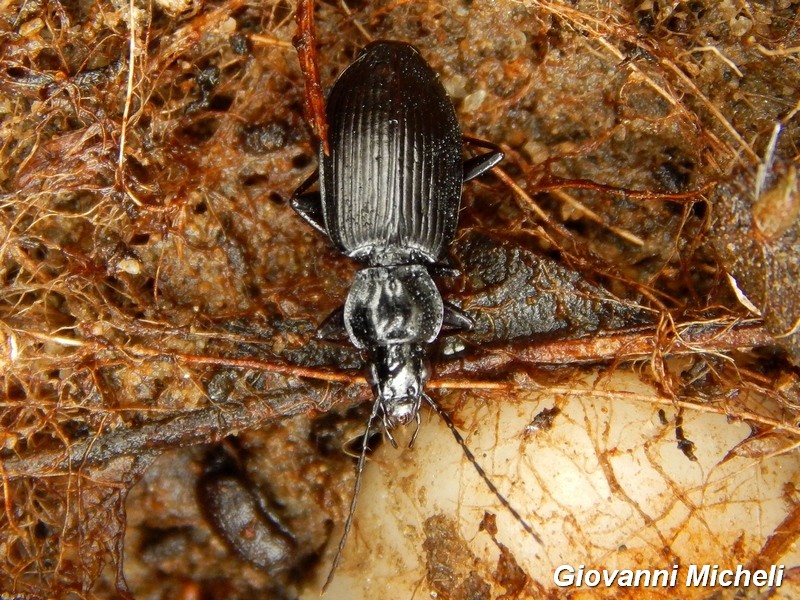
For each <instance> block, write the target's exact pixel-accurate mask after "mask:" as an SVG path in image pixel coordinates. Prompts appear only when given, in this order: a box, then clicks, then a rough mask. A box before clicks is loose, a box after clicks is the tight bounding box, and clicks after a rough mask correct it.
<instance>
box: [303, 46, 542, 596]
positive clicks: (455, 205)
mask: <svg viewBox="0 0 800 600" xmlns="http://www.w3.org/2000/svg"><path fill="white" fill-rule="evenodd" d="M327 120H328V145H329V152H328V153H327V154H326V153H325V151H324V149H323V147H322V144H320V149H319V169H318V171H317V172H315V173H314V174H312V175H311V177H309V178H308V179H307V180H306V181H305V182H303V184H302V185H301V186H300V187H299V188H298V189H297V191H296V192H295V193H294V195H293V197H292V202H291V203H292V207H293V208H294V209H295V210H296V211H297V213H298V214H299V215H300V216H301V217H303V219H305V220H306V221H307V222H308V223H309V224H310V225H311V226H312V227H314V228H315V229H317V230H319V231H321V232H322V233H324V234H325V235H326V236H328V238H330V240H331V241H332V242H333V243H334V245H335V246H336V247H337V248H338V249H339V250H340V251H341V252H342V253H344V254H346V255H347V256H350V257H351V258H354V259H356V260H357V261H359V262H361V263H362V264H364V267H363V268H362V269H361V270H360V271H359V272H358V273H357V274H356V277H355V280H354V281H353V284H352V286H351V287H350V292H349V293H348V295H347V300H346V301H345V304H344V306H343V307H342V308H340V309H338V310H337V311H334V313H333V314H331V316H330V317H328V318H327V319H326V321H325V322H324V323H323V324H322V325H321V326H320V329H319V331H318V336H319V337H337V336H341V335H343V334H345V333H346V335H347V337H348V338H349V339H350V341H351V342H352V343H353V345H354V346H355V347H356V348H359V349H361V350H363V351H365V353H366V355H367V359H368V363H369V380H370V383H371V384H372V387H373V390H374V392H375V397H376V398H375V404H374V406H373V409H372V414H371V416H370V418H369V421H368V422H367V428H366V432H365V434H364V440H365V442H364V444H363V448H362V451H361V456H360V458H359V462H358V469H357V475H356V484H355V489H354V492H353V497H352V500H351V504H350V514H349V516H348V518H347V523H346V524H345V529H344V533H343V535H342V538H341V540H340V542H339V548H338V550H337V552H336V557H335V558H334V562H333V566H332V567H331V571H330V574H329V575H328V580H327V582H326V583H325V587H324V588H323V589H325V588H327V586H328V584H329V583H330V582H331V580H332V578H333V574H334V572H335V570H336V566H337V565H338V562H339V559H340V557H341V553H342V549H343V548H344V545H345V541H346V539H347V534H348V532H349V530H350V525H351V522H352V517H353V513H354V509H355V504H356V498H357V497H358V490H359V485H360V481H361V472H362V470H363V468H364V462H365V458H366V452H367V442H366V440H368V439H369V433H370V428H371V427H372V423H373V421H374V419H375V418H376V417H377V416H378V415H380V417H381V419H382V421H383V425H384V431H385V432H386V435H387V437H388V438H389V440H390V441H391V442H392V444H395V442H394V439H393V438H392V435H391V430H392V428H393V427H395V426H397V425H407V424H408V423H410V422H411V421H412V420H416V422H417V427H419V420H420V417H419V409H420V403H421V400H422V398H425V400H426V401H427V402H428V403H429V404H430V405H431V406H432V407H433V409H434V410H435V411H436V412H437V413H438V414H439V415H440V416H441V417H442V418H443V419H444V420H445V422H446V423H447V425H448V427H449V428H450V430H451V431H452V433H453V435H454V436H455V438H456V440H457V441H458V443H459V444H460V445H461V447H462V448H463V450H464V452H465V454H466V455H467V457H468V458H469V459H470V461H471V462H472V463H473V465H474V466H475V468H476V469H477V470H478V473H479V475H480V476H481V477H482V478H483V479H484V481H485V482H486V484H487V485H488V486H489V488H490V490H491V491H492V492H494V493H495V495H496V496H497V497H498V498H499V499H500V501H501V503H502V504H503V505H504V506H505V507H506V508H507V509H509V510H510V511H511V513H512V514H513V515H514V517H515V518H516V519H517V520H518V521H519V522H520V523H521V524H522V526H523V527H524V528H525V529H526V531H528V532H530V533H531V534H532V535H534V536H535V537H536V539H537V540H538V536H536V534H535V533H534V532H533V530H532V529H531V527H530V526H529V525H528V524H527V523H526V522H525V521H524V520H523V519H522V517H521V516H520V515H519V513H518V512H517V511H516V510H515V509H514V508H513V507H511V506H510V505H509V503H508V501H507V500H506V499H505V498H503V497H502V495H500V493H499V492H498V491H497V488H496V487H495V486H494V484H493V483H492V482H491V480H489V478H488V477H487V476H486V474H485V472H484V471H483V469H482V468H481V467H480V466H479V465H478V464H477V462H476V461H475V458H474V456H473V455H472V453H471V452H470V451H469V449H468V448H467V446H466V444H465V443H464V440H463V438H462V437H461V435H460V434H459V433H458V431H457V430H456V428H455V427H454V425H453V423H452V421H451V420H450V419H449V417H448V416H447V414H446V413H444V412H443V411H442V410H441V409H440V408H439V407H438V406H437V405H436V403H434V402H433V401H432V400H431V399H430V398H429V397H428V396H427V395H426V394H425V393H424V389H423V388H424V385H425V382H426V381H427V379H428V358H427V355H428V345H430V344H431V343H432V342H434V341H435V340H436V338H437V337H438V336H439V334H440V333H441V331H442V329H443V328H446V330H447V331H448V332H449V333H452V332H455V331H458V330H463V329H467V328H469V327H470V326H471V325H472V321H471V320H470V318H469V317H468V316H467V315H466V314H464V313H463V312H462V311H461V310H460V309H458V308H457V307H455V306H453V305H451V304H449V303H447V302H444V301H443V300H442V296H441V294H440V292H439V290H438V288H437V287H436V285H435V284H434V282H433V279H432V278H431V274H432V273H433V274H453V273H454V270H453V269H451V268H450V267H449V266H448V265H447V264H446V262H445V259H446V255H447V249H448V246H449V245H450V243H451V242H452V241H453V238H454V236H455V232H456V226H457V224H458V212H459V205H460V203H461V188H462V185H463V184H464V182H466V181H469V180H471V179H474V178H475V177H478V176H479V175H481V174H483V173H485V172H486V171H488V170H489V169H491V168H492V167H493V166H495V165H496V164H497V163H499V162H500V161H501V160H502V159H503V152H502V151H501V150H500V148H499V147H498V146H497V145H495V144H492V143H489V142H484V141H481V140H476V139H473V138H464V137H462V135H461V129H460V128H459V125H458V119H457V118H456V112H455V109H454V108H453V104H452V102H451V101H450V98H449V97H448V96H447V92H445V90H444V87H443V86H442V84H441V82H440V81H439V77H438V76H437V75H436V73H435V72H434V71H433V70H432V69H431V68H430V66H429V65H428V64H427V63H426V62H425V60H424V59H423V58H422V56H421V55H420V53H419V51H418V50H417V49H416V48H414V47H413V46H411V45H409V44H406V43H402V42H393V41H377V42H373V43H371V44H369V45H368V46H366V47H365V48H364V49H363V50H362V51H361V53H360V54H359V55H358V57H357V58H356V60H355V61H354V62H353V63H352V64H351V65H350V66H349V67H347V69H345V70H344V71H343V72H342V73H341V75H339V78H338V79H337V80H336V83H335V84H334V86H333V89H332V90H331V92H330V95H329V97H328V103H327ZM465 141H467V142H470V143H472V144H474V145H476V146H480V147H482V148H484V149H487V150H489V152H486V153H484V154H480V155H479V156H476V157H473V158H470V159H468V160H466V161H465V160H464V159H463V145H464V142H465ZM317 180H319V183H320V185H319V191H318V192H309V191H308V190H309V189H310V188H311V186H312V185H313V184H314V183H315V182H316V181H317ZM415 435H416V434H415ZM412 443H413V438H412Z"/></svg>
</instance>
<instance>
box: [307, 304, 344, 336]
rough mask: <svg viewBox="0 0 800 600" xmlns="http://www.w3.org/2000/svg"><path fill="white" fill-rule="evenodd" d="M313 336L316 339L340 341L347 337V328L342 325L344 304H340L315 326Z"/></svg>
mask: <svg viewBox="0 0 800 600" xmlns="http://www.w3.org/2000/svg"><path fill="white" fill-rule="evenodd" d="M315 337H316V338H317V339H318V340H333V341H340V340H346V339H347V330H346V329H345V326H344V306H340V307H339V308H337V309H336V310H334V311H333V312H332V313H331V314H329V315H328V316H327V317H325V320H324V321H322V323H320V325H319V327H317V333H316V335H315Z"/></svg>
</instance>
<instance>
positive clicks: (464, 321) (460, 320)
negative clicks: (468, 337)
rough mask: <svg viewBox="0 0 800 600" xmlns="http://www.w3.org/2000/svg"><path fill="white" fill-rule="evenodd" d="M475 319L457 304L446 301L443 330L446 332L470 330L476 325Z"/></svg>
mask: <svg viewBox="0 0 800 600" xmlns="http://www.w3.org/2000/svg"><path fill="white" fill-rule="evenodd" d="M474 324H475V323H474V321H473V320H472V319H471V318H470V317H469V315H467V313H465V312H464V311H463V310H461V309H460V308H458V307H457V306H456V305H455V304H450V303H449V302H445V303H444V319H443V321H442V330H443V331H444V332H445V333H457V332H459V331H469V330H470V329H472V326H473V325H474Z"/></svg>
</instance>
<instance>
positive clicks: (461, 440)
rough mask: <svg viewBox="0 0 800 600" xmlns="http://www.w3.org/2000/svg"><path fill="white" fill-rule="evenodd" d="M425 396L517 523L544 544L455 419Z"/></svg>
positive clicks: (468, 458) (487, 485)
mask: <svg viewBox="0 0 800 600" xmlns="http://www.w3.org/2000/svg"><path fill="white" fill-rule="evenodd" d="M423 396H424V398H425V400H427V401H428V404H430V405H431V407H432V408H433V410H434V411H435V412H436V414H437V415H439V416H440V417H441V418H442V421H444V422H445V424H446V425H447V428H448V429H449V430H450V431H451V432H452V434H453V437H454V438H456V442H458V445H459V446H461V449H462V450H463V451H464V455H465V456H466V457H467V460H469V462H471V463H472V466H473V467H475V470H476V471H477V472H478V475H480V477H481V479H483V482H484V483H485V484H486V487H488V488H489V490H490V491H491V492H492V493H493V494H494V495H495V497H496V498H497V499H498V500H499V501H500V504H502V505H503V506H504V507H505V508H506V510H508V512H510V513H511V514H512V516H513V517H514V518H515V519H516V520H517V523H519V524H520V525H521V526H522V528H523V529H524V530H525V531H526V532H528V533H529V534H530V535H531V536H532V537H533V539H535V540H536V541H537V542H539V544H541V545H544V544H543V543H542V538H540V537H539V535H538V534H537V533H536V532H535V531H534V530H533V527H531V526H530V525H529V524H528V522H527V521H526V520H525V519H523V518H522V515H521V514H519V511H517V509H516V508H514V507H513V506H511V503H510V502H509V501H508V500H507V499H506V497H505V496H503V495H502V494H501V493H500V490H498V489H497V486H496V485H495V484H494V483H493V482H492V480H491V479H489V476H488V475H487V474H486V471H484V470H483V467H482V466H481V465H480V464H479V463H478V461H477V459H476V458H475V455H474V454H473V453H472V450H470V449H469V448H468V447H467V443H466V442H465V441H464V438H463V437H462V436H461V434H460V433H459V432H458V429H456V426H455V425H454V424H453V420H452V419H451V418H450V415H448V414H447V413H446V412H445V411H444V410H443V409H442V407H441V406H439V405H438V404H436V402H434V401H433V399H432V398H431V397H430V396H428V394H423Z"/></svg>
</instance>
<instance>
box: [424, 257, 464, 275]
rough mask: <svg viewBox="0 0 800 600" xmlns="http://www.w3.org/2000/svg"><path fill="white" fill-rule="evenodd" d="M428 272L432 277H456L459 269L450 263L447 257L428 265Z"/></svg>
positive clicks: (459, 272) (459, 273)
mask: <svg viewBox="0 0 800 600" xmlns="http://www.w3.org/2000/svg"><path fill="white" fill-rule="evenodd" d="M428 272H429V273H430V274H431V275H432V276H433V277H458V276H459V275H461V271H460V270H459V269H457V268H455V267H454V266H453V265H452V264H450V260H449V259H447V258H446V259H444V260H443V261H441V262H437V263H433V264H432V265H428Z"/></svg>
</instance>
